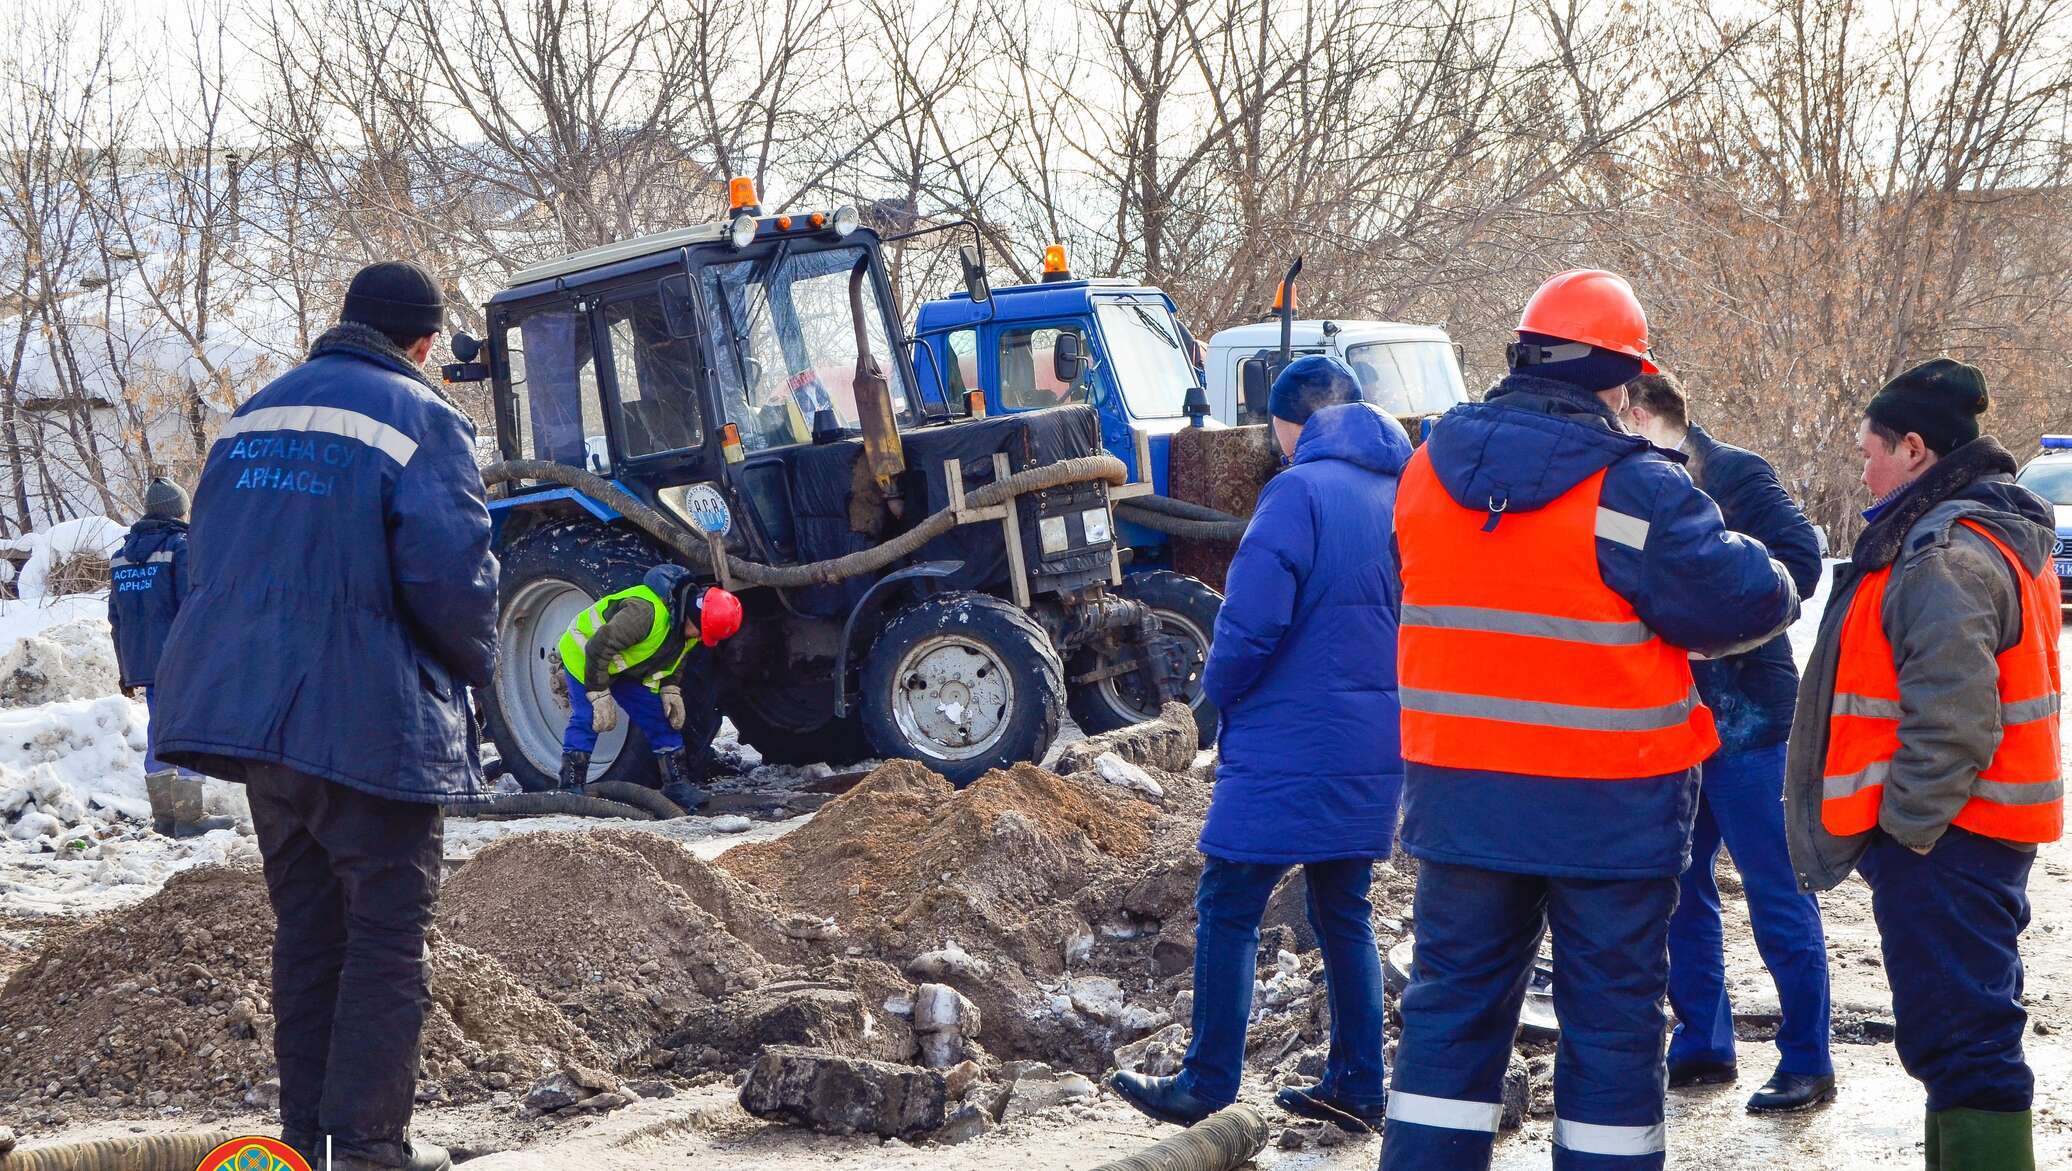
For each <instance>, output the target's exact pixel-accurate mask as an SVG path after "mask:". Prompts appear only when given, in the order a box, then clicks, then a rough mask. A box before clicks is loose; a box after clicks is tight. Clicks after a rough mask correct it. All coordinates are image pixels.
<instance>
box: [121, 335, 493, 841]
mask: <svg viewBox="0 0 2072 1171" xmlns="http://www.w3.org/2000/svg"><path fill="white" fill-rule="evenodd" d="M474 441H475V428H474V426H473V424H471V423H470V422H469V421H468V420H467V418H466V416H464V415H462V414H461V413H460V411H458V410H457V409H455V408H454V407H453V406H452V405H451V404H449V403H448V402H446V401H445V399H444V398H443V397H442V396H441V395H440V394H439V393H438V392H437V391H436V390H434V389H433V388H432V386H431V384H430V383H428V382H426V381H425V380H424V378H423V376H422V375H421V374H420V373H418V371H417V370H416V368H415V367H414V366H412V365H411V364H410V363H409V362H408V361H407V360H406V359H405V358H404V357H403V356H402V355H401V354H399V353H397V352H396V351H395V349H394V347H393V346H390V345H388V344H387V343H386V339H383V338H381V336H380V335H378V334H374V333H372V332H371V331H368V330H365V329H361V328H355V327H352V326H340V327H338V328H337V329H334V330H332V331H331V332H330V333H327V334H325V335H324V336H323V337H322V338H320V339H319V340H318V342H317V345H316V347H315V348H314V349H312V350H311V351H310V357H309V360H308V361H307V362H305V363H303V364H302V365H301V366H298V367H297V368H295V369H294V370H291V371H289V372H288V373H287V374H284V375H282V376H281V377H279V378H277V379H275V380H274V381H273V382H272V383H270V384H269V385H268V386H267V387H266V388H265V389H264V390H261V391H260V392H259V393H258V394H257V395H254V396H253V398H252V400H251V401H250V402H247V403H246V404H245V405H244V406H243V407H241V408H239V409H238V411H237V413H236V415H234V416H233V417H232V418H231V420H230V422H229V423H228V424H226V425H225V427H224V429H223V433H222V435H221V436H220V437H219V438H218V439H217V440H216V442H215V444H214V445H213V446H211V447H210V449H209V457H208V462H207V463H206V464H205V465H203V468H202V474H201V483H200V485H199V487H198V488H197V489H196V491H195V494H194V522H193V524H194V529H193V537H192V556H193V562H192V568H193V579H194V580H193V589H192V592H191V593H190V595H189V596H188V598H187V602H186V604H185V605H184V606H182V607H181V609H180V613H179V616H178V617H177V618H176V619H175V620H174V622H173V629H172V633H171V635H170V636H169V637H168V638H167V640H166V646H165V654H164V657H163V659H162V660H161V662H160V665H159V671H158V679H157V703H158V705H159V706H158V708H157V710H156V712H155V713H154V717H155V719H156V720H157V721H158V732H159V749H158V754H159V756H160V758H161V759H164V760H167V761H170V762H172V763H175V764H179V765H184V766H186V767H188V768H192V769H194V770H196V771H198V772H202V773H206V774H208V775H211V776H218V777H223V778H225V779H228V780H241V779H242V778H243V775H244V763H245V762H247V761H253V762H267V763H272V764H280V765H285V766H287V767H289V768H292V769H296V770H298V771H300V772H304V773H308V774H311V775H313V776H317V777H322V778H323V779H325V780H327V781H333V782H336V783H338V784H342V785H347V786H350V787H352V788H355V789H358V790H361V791H363V792H367V793H372V794H374V795H376V796H382V797H391V798H397V799H401V800H408V801H423V802H446V801H453V800H456V799H465V798H466V797H468V796H470V795H472V794H474V793H476V792H477V790H478V789H479V786H480V784H481V775H482V768H481V762H480V760H479V758H478V755H477V745H476V735H475V729H474V719H473V715H472V713H471V712H470V710H469V706H468V694H467V688H468V687H470V686H474V687H482V686H486V685H487V684H488V683H489V679H490V670H491V668H492V666H493V665H494V662H495V654H496V637H495V631H496V585H497V564H496V559H495V558H494V557H492V556H491V555H490V553H489V511H488V508H487V506H486V504H485V503H484V499H483V490H482V473H481V471H480V470H479V469H478V468H477V467H476V465H475V452H474Z"/></svg>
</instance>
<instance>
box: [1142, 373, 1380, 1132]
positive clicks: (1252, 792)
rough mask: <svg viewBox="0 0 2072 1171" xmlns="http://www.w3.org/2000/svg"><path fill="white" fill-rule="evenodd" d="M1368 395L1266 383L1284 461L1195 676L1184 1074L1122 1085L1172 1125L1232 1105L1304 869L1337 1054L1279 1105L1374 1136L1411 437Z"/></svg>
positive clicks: (1340, 380) (1304, 380)
mask: <svg viewBox="0 0 2072 1171" xmlns="http://www.w3.org/2000/svg"><path fill="white" fill-rule="evenodd" d="M1360 397H1361V394H1360V384H1359V382H1358V380H1357V379H1356V378H1355V376H1354V374H1353V372H1352V370H1351V369H1350V368H1348V367H1347V366H1346V365H1345V363H1343V362H1342V361H1340V360H1339V359H1337V358H1334V357H1328V356H1323V355H1313V356H1309V357H1304V358H1300V359H1297V360H1296V361H1294V362H1293V363H1290V364H1289V365H1288V367H1287V368H1286V369H1285V370H1283V371H1282V372H1281V374H1280V375H1279V377H1277V378H1275V379H1274V383H1273V387H1272V391H1271V397H1270V401H1269V405H1270V409H1271V412H1272V416H1273V430H1274V435H1275V438H1276V439H1277V440H1278V441H1279V444H1280V448H1281V451H1282V452H1283V453H1284V454H1287V455H1289V456H1291V457H1292V460H1293V462H1292V464H1291V466H1290V467H1289V468H1288V469H1287V470H1286V471H1284V472H1282V473H1281V474H1279V475H1278V476H1275V477H1274V478H1273V479H1272V480H1271V481H1269V482H1268V483H1267V485H1266V490H1265V491H1264V492H1262V493H1261V494H1260V497H1259V504H1258V507H1257V509H1256V510H1255V511H1254V512H1253V514H1252V520H1251V523H1250V524H1249V525H1247V526H1246V528H1245V535H1244V539H1243V540H1242V541H1241V542H1240V543H1239V545H1238V550H1237V556H1236V557H1235V558H1234V559H1233V560H1232V562H1231V565H1230V573H1229V578H1228V586H1227V591H1228V592H1227V594H1226V596H1225V599H1224V603H1223V610H1222V613H1221V614H1220V615H1219V616H1218V618H1217V619H1216V637H1215V639H1214V643H1213V649H1212V650H1211V651H1210V654H1209V659H1208V662H1207V664H1206V665H1205V666H1204V668H1203V673H1202V688H1203V690H1204V691H1205V692H1206V693H1207V694H1208V697H1209V698H1210V699H1211V700H1213V701H1215V703H1216V706H1217V707H1218V708H1219V709H1220V710H1221V712H1222V713H1223V714H1222V728H1221V733H1220V735H1219V737H1218V748H1219V750H1220V754H1221V756H1220V760H1219V761H1218V764H1217V769H1216V789H1215V795H1214V797H1213V798H1211V800H1210V803H1209V813H1208V819H1207V822H1206V824H1205V825H1204V826H1203V827H1202V834H1201V843H1200V848H1201V852H1202V854H1203V855H1204V860H1203V866H1202V876H1201V884H1200V887H1199V889H1198V890H1197V892H1196V894H1195V911H1196V915H1197V924H1196V927H1195V953H1194V956H1195V958H1194V1020H1193V1027H1194V1037H1193V1041H1192V1043H1191V1044H1190V1045H1189V1047H1188V1050H1187V1057H1186V1060H1185V1062H1184V1064H1183V1067H1182V1069H1181V1072H1180V1073H1179V1074H1178V1075H1177V1076H1174V1077H1146V1076H1143V1075H1139V1074H1134V1073H1127V1072H1124V1073H1118V1074H1117V1075H1115V1078H1114V1081H1113V1084H1114V1087H1115V1089H1116V1091H1117V1092H1118V1093H1119V1094H1121V1095H1122V1097H1123V1098H1124V1099H1125V1100H1127V1101H1128V1102H1130V1103H1131V1104H1132V1105H1134V1106H1136V1107H1137V1108H1138V1109H1140V1110H1142V1111H1143V1112H1144V1113H1146V1114H1149V1115H1150V1116H1152V1117H1153V1118H1158V1119H1162V1120H1164V1121H1167V1122H1174V1123H1179V1124H1182V1125H1185V1124H1187V1123H1191V1122H1194V1121H1196V1120H1198V1119H1200V1118H1202V1117H1205V1116H1207V1115H1208V1114H1209V1113H1211V1112H1212V1111H1215V1110H1218V1109H1221V1108H1222V1107H1224V1106H1227V1105H1229V1104H1230V1103H1231V1102H1232V1101H1234V1100H1235V1099H1236V1098H1237V1092H1238V1080H1239V1076H1240V1074H1241V1073H1242V1070H1243V1066H1244V1055H1245V1027H1246V1024H1247V1022H1248V1021H1249V1019H1250V1017H1251V1010H1252V984H1253V980H1254V968H1255V964H1256V959H1257V955H1258V950H1259V922H1260V919H1261V917H1262V916H1263V915H1264V913H1265V909H1266V903H1267V899H1268V897H1269V896H1270V895H1271V894H1272V893H1273V890H1274V887H1275V885H1276V884H1277V883H1279V881H1280V880H1281V877H1282V876H1283V875H1284V874H1286V873H1287V871H1288V868H1289V867H1291V866H1296V865H1300V866H1301V867H1302V868H1303V874H1304V878H1305V879H1306V883H1307V888H1308V894H1307V898H1308V911H1309V921H1310V925H1311V927H1312V928H1314V930H1315V931H1316V936H1317V944H1318V947H1319V948H1320V949H1321V950H1322V952H1323V956H1324V978H1325V982H1326V985H1327V987H1328V990H1329V996H1330V1011H1331V1047H1330V1054H1329V1057H1328V1059H1327V1061H1326V1063H1325V1067H1324V1075H1323V1079H1322V1080H1321V1081H1319V1082H1318V1083H1316V1084H1315V1085H1313V1086H1309V1087H1307V1088H1297V1087H1288V1088H1284V1089H1282V1090H1281V1091H1280V1093H1279V1095H1278V1097H1277V1099H1276V1100H1277V1102H1278V1104H1279V1105H1280V1106H1281V1107H1282V1108H1283V1109H1285V1110H1288V1111H1289V1112H1291V1113H1295V1114H1300V1115H1304V1116H1306V1117H1311V1118H1320V1119H1326V1120H1329V1121H1332V1122H1336V1123H1338V1124H1339V1125H1341V1126H1343V1127H1344V1128H1346V1129H1348V1130H1364V1129H1379V1128H1380V1126H1381V1122H1382V1103H1383V1096H1384V1086H1383V1070H1382V1020H1383V1011H1382V987H1381V966H1380V961H1379V957H1378V954H1377V952H1376V950H1375V945H1374V930H1373V927H1372V925H1371V924H1370V922H1369V917H1370V915H1371V907H1370V905H1369V903H1368V901H1367V890H1368V884H1369V883H1370V881H1371V880H1372V876H1373V869H1374V862H1375V860H1376V859H1380V858H1386V857H1388V855H1389V851H1390V849H1391V848H1392V845H1393V843H1394V840H1395V829H1396V804H1397V800H1398V798H1399V796H1400V794H1401V790H1402V783H1403V765H1402V760H1401V758H1400V756H1399V754H1398V751H1397V744H1396V722H1397V715H1398V711H1397V704H1396V597H1397V586H1396V561H1395V556H1394V553H1393V551H1392V546H1391V543H1390V539H1389V527H1390V517H1391V514H1392V512H1393V509H1394V507H1395V497H1396V477H1397V474H1398V473H1399V472H1401V471H1402V468H1403V464H1404V461H1405V460H1407V459H1409V458H1410V438H1409V436H1407V435H1406V434H1404V432H1403V427H1402V425H1401V424H1399V423H1397V422H1396V420H1395V419H1393V418H1391V417H1390V416H1389V415H1388V413H1387V412H1385V411H1383V410H1381V409H1380V408H1379V407H1376V406H1375V405H1373V404H1372V403H1366V402H1361V401H1358V400H1359V399H1360Z"/></svg>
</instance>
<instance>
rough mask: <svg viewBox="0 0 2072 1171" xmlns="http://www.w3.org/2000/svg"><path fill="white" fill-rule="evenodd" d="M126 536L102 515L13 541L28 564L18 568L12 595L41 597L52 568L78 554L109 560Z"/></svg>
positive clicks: (60, 525)
mask: <svg viewBox="0 0 2072 1171" xmlns="http://www.w3.org/2000/svg"><path fill="white" fill-rule="evenodd" d="M128 533H129V530H128V529H127V528H124V527H123V526H122V525H119V524H117V523H115V522H114V521H112V520H109V519H108V518H107V517H105V516H82V517H80V518H78V519H77V520H68V521H63V522H60V523H58V524H54V525H52V526H51V527H50V528H48V529H45V530H43V531H42V532H39V533H30V534H28V535H27V536H23V537H17V538H15V541H14V548H15V549H17V550H26V551H27V552H28V554H29V562H28V564H26V565H24V566H22V573H21V577H20V578H19V579H17V581H16V583H15V592H16V593H17V594H19V595H20V596H21V597H23V598H27V599H35V598H42V597H43V596H44V592H45V589H46V586H47V579H48V577H49V575H50V571H51V568H52V567H53V566H55V565H57V564H59V563H61V562H63V561H64V560H65V559H66V558H68V557H74V556H77V555H79V554H81V553H88V554H92V555H94V556H97V557H104V558H105V557H113V556H115V554H116V552H117V551H118V550H120V549H121V548H122V539H123V537H125V536H127V535H128Z"/></svg>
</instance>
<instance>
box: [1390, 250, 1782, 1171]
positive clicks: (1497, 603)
mask: <svg viewBox="0 0 2072 1171" xmlns="http://www.w3.org/2000/svg"><path fill="white" fill-rule="evenodd" d="M1647 352H1648V340H1647V319H1646V317H1645V315H1644V314H1643V313H1642V312H1641V308H1640V303H1639V302H1638V301H1637V300H1636V299H1635V298H1634V295H1633V290H1632V289H1631V288H1630V287H1628V285H1627V284H1626V282H1625V281H1624V280H1621V279H1620V278H1619V277H1616V276H1614V275H1612V274H1611V273H1608V272H1599V271H1595V270H1579V271H1572V272H1565V273H1562V274H1560V275H1558V276H1556V277H1554V278H1553V279H1551V280H1549V281H1548V282H1547V283H1546V284H1544V285H1542V286H1541V287H1540V290H1539V291H1538V292H1537V293H1535V294H1533V297H1532V300H1531V301H1530V302H1528V303H1527V305H1526V307H1525V313H1524V316H1523V318H1522V319H1521V320H1520V321H1519V324H1518V341H1517V343H1516V344H1515V345H1513V346H1512V347H1511V349H1510V355H1509V357H1510V367H1511V373H1510V375H1509V376H1508V377H1506V378H1505V379H1504V380H1503V381H1502V382H1500V383H1498V384H1497V385H1496V387H1495V388H1494V389H1492V390H1491V391H1490V392H1489V395H1488V396H1487V399H1486V400H1485V401H1483V402H1480V403H1467V404H1463V405H1461V406H1457V407H1454V408H1453V409H1452V410H1450V411H1448V412H1447V413H1446V414H1445V415H1444V416H1443V417H1441V419H1440V420H1439V422H1438V424H1437V426H1436V427H1434V428H1433V430H1432V433H1431V438H1430V439H1429V440H1428V441H1427V442H1426V443H1425V445H1424V446H1423V447H1422V448H1420V449H1418V452H1417V454H1416V455H1414V456H1413V457H1411V460H1410V463H1409V466H1408V467H1407V468H1406V469H1405V470H1404V473H1403V482H1402V487H1401V489H1400V490H1399V492H1398V495H1397V499H1396V539H1397V542H1398V545H1399V547H1400V551H1401V558H1402V580H1403V620H1402V634H1401V638H1400V641H1399V646H1400V652H1401V653H1400V659H1399V666H1398V675H1399V686H1400V696H1401V702H1402V707H1403V757H1404V772H1405V776H1404V792H1403V801H1404V818H1403V831H1402V833H1403V842H1404V846H1405V848H1406V849H1407V850H1408V851H1409V852H1410V853H1411V854H1413V855H1415V856H1416V857H1417V858H1418V859H1419V861H1420V863H1421V866H1420V868H1419V871H1418V883H1417V898H1416V920H1417V957H1416V963H1415V965H1414V972H1413V975H1412V977H1411V982H1410V986H1409V988H1408V989H1407V990H1405V992H1404V994H1403V1001H1402V1014H1403V1035H1402V1040H1401V1042H1400V1044H1399V1047H1398V1050H1397V1056H1396V1069H1395V1077H1394V1079H1393V1081H1392V1082H1391V1085H1390V1089H1389V1096H1388V1127H1387V1133H1386V1136H1385V1139H1384V1141H1383V1145H1382V1155H1381V1166H1382V1169H1383V1171H1413V1169H1414V1171H1452V1169H1458V1168H1486V1167H1487V1166H1489V1159H1490V1149H1491V1146H1492V1144H1493V1143H1494V1142H1495V1140H1496V1132H1497V1121H1498V1119H1499V1117H1500V1116H1501V1115H1502V1112H1503V1106H1502V1097H1503V1094H1502V1091H1503V1079H1504V1068H1505V1065H1506V1063H1507V1062H1508V1060H1509V1056H1510V1052H1511V1038H1512V1035H1513V1034H1514V1033H1515V1032H1516V1031H1517V1028H1518V1012H1519V1008H1520V1005H1521V1003H1522V1002H1523V1000H1524V997H1525V990H1526V986H1527V984H1528V982H1529V981H1530V979H1531V975H1532V969H1533V964H1534V961H1535V958H1536V957H1537V956H1538V954H1539V946H1540V937H1541V935H1542V934H1543V933H1544V932H1546V931H1547V930H1548V928H1549V927H1551V928H1552V931H1553V950H1554V1007H1555V1012H1556V1013H1557V1014H1558V1015H1559V1017H1560V1020H1561V1043H1560V1048H1559V1050H1558V1051H1557V1053H1556V1055H1555V1068H1554V1113H1555V1122H1554V1166H1555V1167H1556V1168H1567V1169H1574V1171H1584V1169H1589V1171H1628V1169H1631V1171H1642V1169H1648V1171H1656V1169H1659V1168H1661V1167H1662V1166H1663V1161H1664V1149H1665V1143H1664V1128H1663V1095H1664V1087H1663V1065H1662V1043H1663V1016H1662V1010H1661V1002H1662V998H1663V995H1664V992H1665V991H1666V988H1667V984H1668V978H1669V975H1668V966H1669V965H1668V932H1669V914H1670V911H1671V910H1672V909H1673V908H1674V907H1675V905H1676V895H1677V875H1678V874H1679V873H1681V872H1682V870H1683V868H1684V863H1685V861H1686V859H1687V858H1688V855H1689V849H1690V839H1691V822H1692V815H1693V813H1694V811H1695V810H1696V808H1697V804H1698V791H1697V789H1698V774H1697V765H1698V763H1699V762H1700V761H1702V760H1704V759H1705V758H1706V757H1707V756H1709V755H1711V754H1712V752H1713V750H1714V749H1715V748H1717V747H1718V745H1719V739H1718V737H1717V735H1716V734H1715V733H1714V730H1713V723H1712V713H1711V712H1710V711H1709V710H1707V709H1706V707H1705V705H1704V704H1703V703H1701V702H1700V701H1699V699H1698V694H1697V689H1696V687H1695V686H1694V684H1693V681H1692V676H1691V668H1690V657H1689V656H1690V652H1692V651H1697V652H1700V653H1703V654H1707V655H1715V654H1724V653H1729V652H1736V651H1742V650H1746V649H1749V648H1752V647H1754V646H1757V645H1760V644H1761V643H1762V642H1764V641H1766V640H1767V639H1768V638H1769V637H1770V636H1771V635H1773V634H1775V633H1776V632H1777V631H1779V630H1781V629H1783V627H1784V626H1785V625H1786V624H1787V623H1789V622H1790V621H1791V619H1792V618H1793V617H1794V616H1796V614H1797V612H1798V594H1797V592H1796V590H1794V588H1793V586H1792V582H1791V577H1790V575H1789V574H1787V573H1786V572H1785V570H1784V568H1783V567H1782V566H1780V565H1778V564H1776V563H1775V562H1773V561H1771V559H1770V557H1769V555H1768V554H1767V553H1766V552H1765V551H1764V549H1763V547H1762V546H1761V545H1759V544H1757V543H1756V542H1755V541H1752V540H1750V539H1749V538H1747V537H1743V536H1739V535H1737V534H1733V533H1729V532H1728V531H1727V530H1726V529H1725V527H1724V526H1723V525H1722V523H1721V520H1720V512H1719V509H1718V508H1717V507H1715V506H1714V505H1713V503H1712V501H1711V500H1709V499H1707V498H1706V496H1705V495H1704V494H1703V493H1701V492H1699V491H1698V489H1697V488H1696V487H1695V486H1693V485H1692V483H1691V478H1690V477H1689V476H1688V475H1686V474H1685V473H1684V470H1683V467H1682V464H1683V457H1682V456H1680V455H1678V454H1676V453H1674V452H1667V451H1663V450H1661V449H1659V448H1656V447H1654V446H1653V445H1651V444H1650V443H1648V442H1647V440H1645V439H1642V438H1640V437H1639V436H1636V435H1629V434H1627V433H1626V432H1625V431H1623V430H1621V429H1620V427H1619V424H1618V421H1617V415H1618V411H1619V410H1621V409H1622V408H1624V406H1625V405H1626V390H1625V386H1626V383H1628V382H1630V381H1631V380H1632V379H1633V378H1634V377H1635V376H1637V375H1639V374H1640V373H1641V372H1642V371H1644V370H1645V371H1649V372H1653V371H1654V369H1655V368H1654V365H1653V364H1652V363H1651V362H1648V361H1647V360H1646V355H1647Z"/></svg>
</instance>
